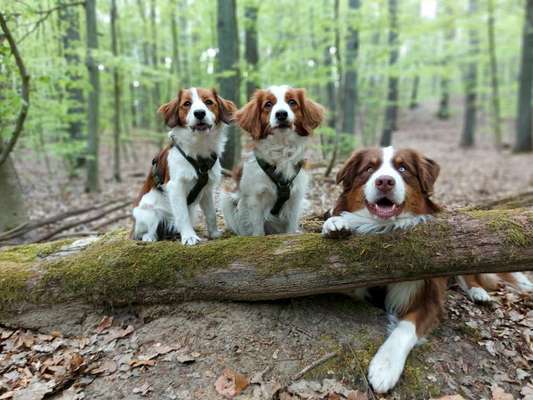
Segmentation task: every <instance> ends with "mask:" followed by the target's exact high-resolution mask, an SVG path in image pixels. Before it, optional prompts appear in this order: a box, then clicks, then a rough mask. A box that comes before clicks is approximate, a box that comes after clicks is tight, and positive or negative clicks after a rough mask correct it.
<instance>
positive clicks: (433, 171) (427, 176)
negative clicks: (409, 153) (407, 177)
mask: <svg viewBox="0 0 533 400" xmlns="http://www.w3.org/2000/svg"><path fill="white" fill-rule="evenodd" d="M416 160H417V162H416V169H417V171H418V179H419V181H420V186H421V188H422V191H423V192H424V194H425V195H426V196H428V197H429V196H431V195H432V194H433V185H434V184H435V181H436V180H437V178H438V177H439V173H440V166H439V164H437V162H436V161H433V160H432V159H431V158H427V157H424V156H422V155H420V154H418V157H417V158H416Z"/></svg>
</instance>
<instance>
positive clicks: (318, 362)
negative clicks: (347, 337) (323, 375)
mask: <svg viewBox="0 0 533 400" xmlns="http://www.w3.org/2000/svg"><path fill="white" fill-rule="evenodd" d="M338 355H339V354H338V353H337V352H336V351H334V352H332V353H328V354H326V355H325V356H323V357H320V358H319V359H318V360H316V361H314V362H313V363H311V364H309V365H308V366H307V367H305V368H304V369H302V370H301V371H300V372H298V373H297V374H296V375H294V376H293V377H292V380H293V381H297V380H298V379H301V378H302V377H303V376H304V375H305V374H307V373H308V372H309V371H311V370H313V369H315V368H316V367H318V366H320V365H322V364H324V363H325V362H326V361H329V360H331V359H332V358H333V357H336V356H338Z"/></svg>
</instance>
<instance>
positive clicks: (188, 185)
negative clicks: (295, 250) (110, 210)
mask: <svg viewBox="0 0 533 400" xmlns="http://www.w3.org/2000/svg"><path fill="white" fill-rule="evenodd" d="M236 110H237V108H236V107H235V104H233V103H232V102H231V101H229V100H225V99H223V98H221V97H220V96H218V94H217V92H216V91H215V90H214V89H203V88H190V89H184V90H180V92H179V93H178V95H177V97H176V98H175V99H174V100H172V101H170V102H169V103H166V104H164V105H162V106H161V107H160V109H159V113H160V114H162V116H163V117H164V120H165V123H166V125H167V126H168V127H169V128H170V129H171V130H170V132H169V133H168V136H169V139H170V144H169V145H168V146H167V147H165V148H164V149H163V150H161V152H160V153H159V154H158V155H157V157H156V158H155V159H154V160H153V161H152V168H151V170H150V172H149V173H148V176H147V177H146V180H145V182H144V185H143V187H142V189H141V192H140V194H139V197H138V198H137V200H136V202H135V208H134V209H133V216H134V218H135V227H134V231H133V238H134V239H137V240H143V241H155V240H158V239H161V238H162V237H163V236H166V235H167V234H173V233H179V234H180V236H181V243H183V244H185V245H194V244H196V243H198V242H199V241H200V238H199V237H198V236H197V235H196V232H195V231H194V228H193V221H194V215H195V211H196V206H197V205H198V204H199V205H200V208H201V209H202V211H203V212H204V215H205V218H206V223H207V231H208V234H209V237H210V238H217V237H218V236H220V232H219V230H218V229H217V224H216V210H215V204H214V198H213V195H214V189H215V187H216V186H217V185H218V184H219V182H220V175H221V167H220V162H219V158H220V156H221V155H222V152H223V150H224V145H225V142H226V133H225V127H226V126H227V125H228V124H229V123H230V122H231V121H232V118H233V113H234V112H235V111H236Z"/></svg>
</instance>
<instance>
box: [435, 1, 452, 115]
mask: <svg viewBox="0 0 533 400" xmlns="http://www.w3.org/2000/svg"><path fill="white" fill-rule="evenodd" d="M442 4H443V5H444V6H443V7H441V10H442V9H443V10H444V13H445V16H446V17H447V18H448V22H447V27H446V31H445V33H444V45H443V48H444V49H443V53H444V55H443V56H442V60H441V62H440V65H441V68H442V73H441V76H440V99H439V110H438V111H437V117H438V118H439V119H448V118H450V76H449V72H448V68H449V65H450V54H449V53H450V49H451V46H452V42H453V39H454V37H455V26H454V22H453V18H452V16H453V14H452V9H451V7H449V5H448V4H447V3H446V2H442ZM441 12H442V11H441Z"/></svg>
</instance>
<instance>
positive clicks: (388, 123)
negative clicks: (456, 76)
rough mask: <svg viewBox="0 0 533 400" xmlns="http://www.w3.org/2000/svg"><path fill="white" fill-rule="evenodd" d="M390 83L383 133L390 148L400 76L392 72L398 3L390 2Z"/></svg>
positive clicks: (396, 45) (396, 116)
mask: <svg viewBox="0 0 533 400" xmlns="http://www.w3.org/2000/svg"><path fill="white" fill-rule="evenodd" d="M388 11H389V68H390V69H391V71H390V72H389V81H388V88H387V107H386V109H385V120H384V121H383V131H382V133H381V141H380V144H381V146H390V145H391V142H392V132H393V131H394V129H395V127H396V119H397V118H398V76H397V73H396V71H392V69H394V68H395V66H396V63H397V62H398V1H397V0H389V2H388Z"/></svg>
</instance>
